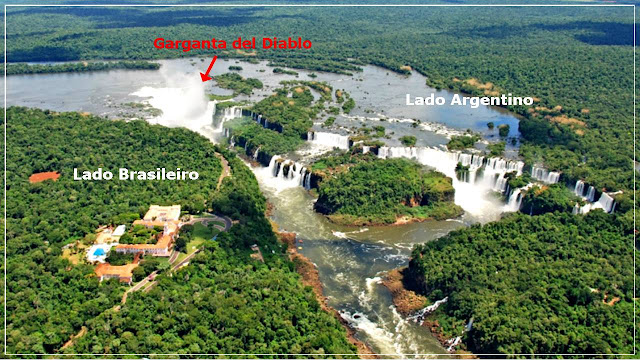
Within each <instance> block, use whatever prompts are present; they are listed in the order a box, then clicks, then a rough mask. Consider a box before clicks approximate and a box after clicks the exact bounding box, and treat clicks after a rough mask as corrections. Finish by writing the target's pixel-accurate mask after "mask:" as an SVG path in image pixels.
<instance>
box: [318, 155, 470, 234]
mask: <svg viewBox="0 0 640 360" xmlns="http://www.w3.org/2000/svg"><path fill="white" fill-rule="evenodd" d="M361 151H362V150H361V148H360V150H359V151H358V150H357V149H355V150H354V152H353V153H346V154H337V155H330V156H326V157H324V158H322V159H320V160H317V161H316V162H315V163H314V164H313V165H312V170H313V173H312V175H311V176H312V180H311V182H312V183H313V184H314V185H315V186H316V187H317V192H318V200H317V201H316V203H315V205H314V208H315V209H316V210H317V211H319V212H321V213H323V214H326V215H328V217H329V219H331V221H333V222H336V223H340V224H349V225H369V224H373V225H382V224H393V223H395V222H396V221H400V222H409V221H419V220H425V219H438V220H443V219H447V218H454V217H457V216H459V215H461V214H462V213H463V211H462V209H461V208H460V207H459V206H458V205H455V204H454V203H453V197H454V189H453V186H452V185H451V179H450V178H447V177H446V176H444V175H442V174H441V173H439V172H436V171H425V170H424V169H423V168H422V166H420V165H419V164H416V163H415V162H413V161H410V160H407V159H379V158H378V157H377V156H376V155H375V154H373V153H368V154H362V153H361Z"/></svg>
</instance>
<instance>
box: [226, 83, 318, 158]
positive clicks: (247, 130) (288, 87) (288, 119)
mask: <svg viewBox="0 0 640 360" xmlns="http://www.w3.org/2000/svg"><path fill="white" fill-rule="evenodd" d="M282 84H283V85H284V86H283V87H282V88H279V89H278V90H277V91H276V93H275V94H274V95H272V96H269V97H266V98H264V99H263V100H261V101H260V102H258V103H257V104H255V105H254V106H253V108H252V109H251V110H253V112H255V113H257V114H261V115H262V117H263V118H264V119H267V120H268V128H264V127H263V126H261V125H260V124H258V123H256V122H255V121H253V120H252V119H249V118H246V119H241V120H238V119H237V120H234V121H231V122H228V123H226V124H225V127H226V128H229V129H231V134H232V135H233V136H234V139H235V142H236V144H237V145H238V146H242V147H243V148H244V147H245V145H246V153H247V154H254V153H255V151H256V150H257V149H258V148H259V149H260V154H261V156H259V158H258V160H259V161H261V162H262V163H263V164H268V163H269V159H270V158H271V156H273V155H278V154H283V153H286V152H289V151H293V150H296V149H297V148H298V147H299V146H300V145H301V144H302V143H303V141H304V140H303V139H306V137H307V132H308V131H309V130H310V129H311V127H312V126H313V120H312V119H315V118H316V117H317V115H318V113H319V112H320V111H322V110H323V109H324V108H325V104H326V102H327V100H329V101H330V100H331V87H329V86H328V85H326V84H324V83H319V82H316V81H283V82H282ZM310 87H311V88H313V89H315V90H317V91H320V92H321V97H320V98H319V99H318V101H315V102H314V99H313V95H312V94H311V90H310ZM327 94H328V95H327Z"/></svg>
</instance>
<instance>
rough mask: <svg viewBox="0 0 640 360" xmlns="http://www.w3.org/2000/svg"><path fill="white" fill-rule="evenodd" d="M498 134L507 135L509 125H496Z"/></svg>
mask: <svg viewBox="0 0 640 360" xmlns="http://www.w3.org/2000/svg"><path fill="white" fill-rule="evenodd" d="M498 134H500V137H507V136H509V125H508V124H502V125H498Z"/></svg>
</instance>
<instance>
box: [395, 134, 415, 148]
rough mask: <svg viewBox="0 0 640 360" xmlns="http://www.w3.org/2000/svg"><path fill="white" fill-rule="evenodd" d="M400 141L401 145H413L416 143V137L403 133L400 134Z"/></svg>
mask: <svg viewBox="0 0 640 360" xmlns="http://www.w3.org/2000/svg"><path fill="white" fill-rule="evenodd" d="M398 140H400V142H401V143H402V145H404V146H415V145H416V140H417V139H416V137H415V136H412V135H405V136H402V137H401V138H400V139H398Z"/></svg>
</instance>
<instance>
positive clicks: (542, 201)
mask: <svg viewBox="0 0 640 360" xmlns="http://www.w3.org/2000/svg"><path fill="white" fill-rule="evenodd" d="M577 202H578V197H577V196H576V195H575V194H574V193H573V192H572V191H571V190H569V189H568V188H567V187H566V186H565V185H564V184H553V185H550V186H543V187H539V186H534V187H532V188H531V189H529V190H527V192H526V194H524V196H523V198H522V212H524V213H526V214H530V215H539V214H544V213H548V212H554V211H561V212H571V210H573V207H574V205H575V204H576V203H577Z"/></svg>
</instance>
